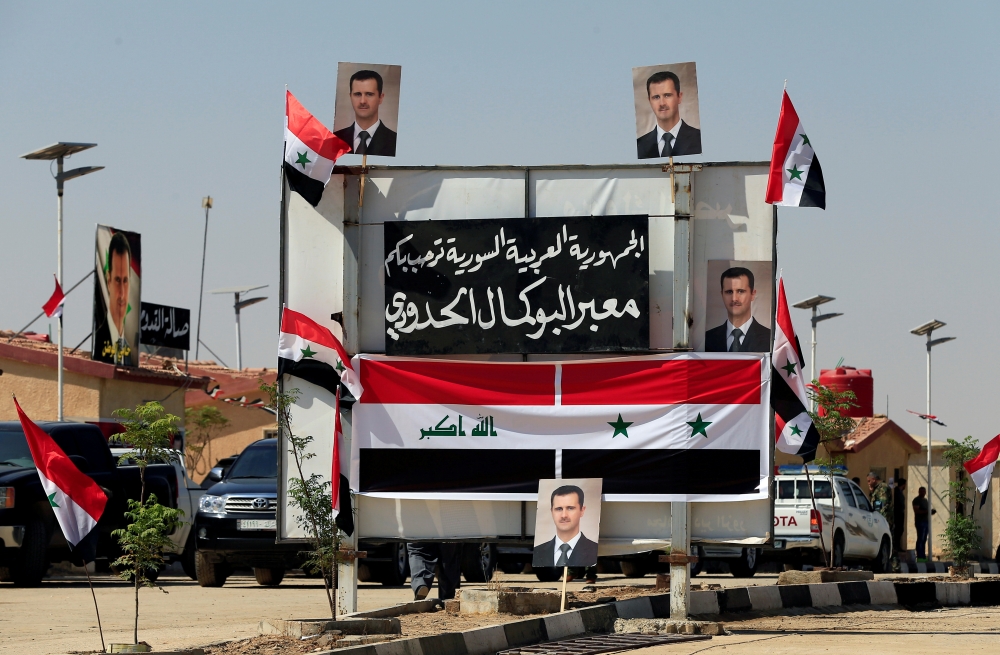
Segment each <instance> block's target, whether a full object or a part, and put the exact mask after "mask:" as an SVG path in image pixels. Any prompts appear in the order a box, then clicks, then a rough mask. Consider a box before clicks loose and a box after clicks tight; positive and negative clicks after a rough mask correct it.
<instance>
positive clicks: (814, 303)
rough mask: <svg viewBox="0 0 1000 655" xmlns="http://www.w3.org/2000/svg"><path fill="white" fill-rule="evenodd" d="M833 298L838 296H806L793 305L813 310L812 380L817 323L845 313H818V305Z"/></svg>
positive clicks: (814, 368) (812, 375)
mask: <svg viewBox="0 0 1000 655" xmlns="http://www.w3.org/2000/svg"><path fill="white" fill-rule="evenodd" d="M832 300H836V298H831V297H830V296H813V297H812V298H806V299H805V300H803V301H801V302H797V303H795V304H794V305H792V306H793V307H795V308H797V309H811V310H812V318H811V319H810V321H811V322H812V358H811V362H810V364H809V379H811V380H815V379H817V378H816V324H817V323H819V322H820V321H828V320H830V319H831V318H837V317H838V316H843V315H844V314H843V313H841V312H832V313H830V314H820V313H818V311H817V309H816V308H817V307H819V306H820V305H823V304H826V303H828V302H830V301H832ZM815 409H816V404H815V403H813V410H815Z"/></svg>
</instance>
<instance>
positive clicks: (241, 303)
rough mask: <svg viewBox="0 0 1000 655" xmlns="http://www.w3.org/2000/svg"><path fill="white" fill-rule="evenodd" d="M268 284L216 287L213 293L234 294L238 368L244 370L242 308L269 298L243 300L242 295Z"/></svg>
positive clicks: (265, 286) (263, 287)
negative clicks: (241, 344) (241, 328)
mask: <svg viewBox="0 0 1000 655" xmlns="http://www.w3.org/2000/svg"><path fill="white" fill-rule="evenodd" d="M265 288H267V285H266V284H265V285H262V286H259V287H231V288H228V289H216V290H215V291H212V293H215V294H219V293H231V294H233V297H234V301H233V309H234V310H236V370H238V371H242V370H243V351H242V348H241V346H240V310H241V309H243V308H244V307H249V306H250V305H256V304H257V303H259V302H263V301H265V300H267V296H261V297H258V298H247V299H246V300H242V299H241V298H240V296H242V295H243V294H244V293H250V292H251V291H256V290H257V289H265Z"/></svg>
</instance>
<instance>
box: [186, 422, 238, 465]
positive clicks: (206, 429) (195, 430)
mask: <svg viewBox="0 0 1000 655" xmlns="http://www.w3.org/2000/svg"><path fill="white" fill-rule="evenodd" d="M184 425H185V427H187V440H186V442H185V444H184V458H185V462H184V463H185V465H186V466H187V470H188V474H189V475H191V476H192V477H193V476H194V475H195V474H196V473H197V470H198V467H199V466H200V465H201V463H202V462H203V461H209V462H211V461H212V439H214V438H215V437H216V436H217V435H218V433H219V432H220V431H222V429H223V428H225V427H226V426H227V425H229V419H228V418H226V416H225V415H224V414H223V413H222V412H220V411H219V410H218V409H217V408H215V407H212V406H211V405H202V406H201V407H188V408H186V409H185V410H184ZM206 447H207V448H208V456H207V458H206V457H205V456H204V452H205V448H206Z"/></svg>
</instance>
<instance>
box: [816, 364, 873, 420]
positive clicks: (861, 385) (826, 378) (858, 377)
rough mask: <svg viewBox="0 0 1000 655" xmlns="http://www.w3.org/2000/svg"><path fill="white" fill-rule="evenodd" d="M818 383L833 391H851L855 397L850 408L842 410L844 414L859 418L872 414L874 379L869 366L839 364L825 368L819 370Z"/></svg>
mask: <svg viewBox="0 0 1000 655" xmlns="http://www.w3.org/2000/svg"><path fill="white" fill-rule="evenodd" d="M819 383H820V384H822V385H823V386H825V387H829V388H831V389H833V390H835V391H853V392H854V395H855V396H856V398H855V399H854V404H855V405H857V407H852V408H851V409H850V410H848V411H846V412H843V414H844V415H846V416H853V417H855V418H861V417H863V416H873V415H874V414H875V410H874V396H875V381H874V380H873V379H872V371H871V369H870V368H861V369H858V368H854V367H853V366H841V367H840V368H835V369H832V370H831V369H826V370H821V371H820V372H819Z"/></svg>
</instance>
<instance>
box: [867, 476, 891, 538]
mask: <svg viewBox="0 0 1000 655" xmlns="http://www.w3.org/2000/svg"><path fill="white" fill-rule="evenodd" d="M868 489H869V490H870V491H871V493H872V506H873V507H874V508H875V511H876V512H878V513H879V514H881V515H882V517H883V518H885V521H886V523H888V524H889V534H893V525H894V524H895V519H896V516H895V514H894V512H893V511H892V489H890V488H889V485H887V484H886V483H884V482H882V480H881V479H879V477H878V473H876V472H875V471H872V472H871V473H869V474H868Z"/></svg>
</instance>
